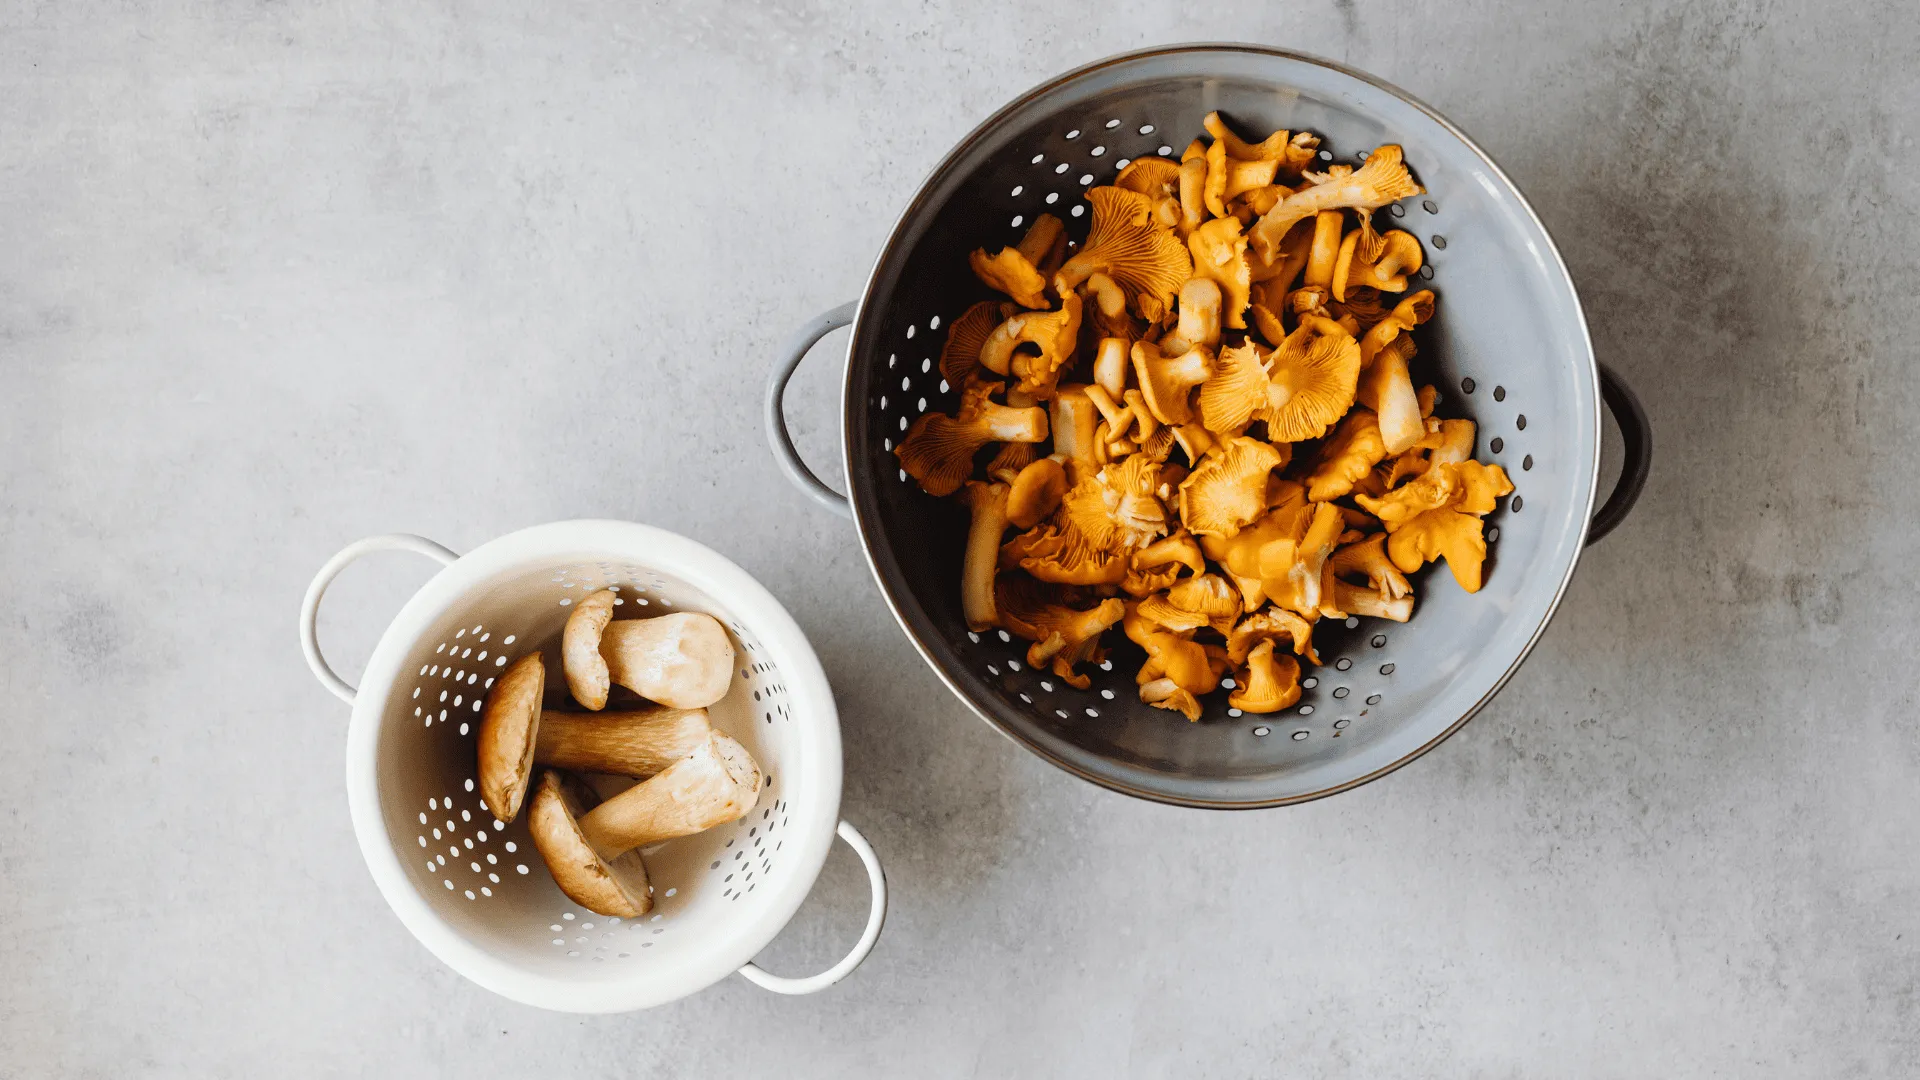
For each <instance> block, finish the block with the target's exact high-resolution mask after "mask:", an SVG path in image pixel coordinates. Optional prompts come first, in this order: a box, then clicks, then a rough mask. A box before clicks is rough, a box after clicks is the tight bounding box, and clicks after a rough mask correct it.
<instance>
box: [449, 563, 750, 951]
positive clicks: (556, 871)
mask: <svg viewBox="0 0 1920 1080" xmlns="http://www.w3.org/2000/svg"><path fill="white" fill-rule="evenodd" d="M617 599H618V597H617V595H616V594H615V593H613V592H611V591H602V592H597V593H594V594H593V595H592V596H588V597H586V598H585V599H583V600H581V601H580V603H579V604H578V605H576V606H575V607H574V609H573V614H572V615H570V616H568V618H567V625H566V629H565V630H564V631H562V634H561V642H560V652H561V667H562V669H563V670H564V672H565V674H566V680H567V689H568V690H569V691H570V692H571V693H572V695H573V699H574V700H575V701H576V702H578V703H579V704H581V705H582V706H585V707H586V708H587V709H590V710H593V712H592V713H591V714H590V715H581V714H579V713H566V712H549V711H547V710H546V709H545V708H543V702H542V699H543V698H544V697H545V693H546V679H547V675H546V666H545V664H544V663H543V661H542V659H541V655H540V654H539V653H538V652H534V653H529V654H528V655H526V656H523V657H521V658H520V659H519V661H517V662H516V663H514V664H513V665H512V666H511V667H509V668H507V670H506V673H505V674H504V675H502V676H501V677H500V681H499V682H498V683H496V684H495V685H494V687H493V690H492V691H491V692H490V693H489V694H488V695H487V702H486V707H485V709H484V710H483V712H482V713H481V717H480V738H479V749H480V794H481V797H482V798H484V799H485V800H486V803H487V809H489V810H491V811H493V815H494V816H495V817H497V818H499V819H500V820H501V821H503V822H504V821H512V820H513V819H514V818H515V817H517V816H518V815H519V813H520V809H521V804H522V803H523V802H524V801H526V798H527V790H528V787H529V786H530V784H531V782H532V780H533V773H534V768H535V766H541V767H543V768H542V769H541V772H540V777H539V783H538V784H537V785H533V801H532V805H531V806H530V807H529V808H528V810H527V823H528V826H529V829H530V831H531V832H532V834H533V844H534V847H536V848H538V849H539V851H540V856H541V858H543V859H545V860H546V863H547V869H548V871H550V872H551V873H552V874H553V880H554V881H555V883H557V884H558V885H559V886H560V891H561V892H563V893H566V894H567V898H568V899H570V900H572V901H573V902H574V903H576V904H579V905H580V906H581V907H584V908H586V909H587V910H589V911H593V912H596V913H598V914H601V915H619V916H623V917H632V916H636V915H644V914H646V913H647V912H648V911H649V910H651V909H652V907H653V890H652V887H651V886H650V885H649V884H648V881H647V868H646V864H645V863H643V862H642V861H641V858H640V849H641V848H643V847H646V846H647V845H649V844H656V843H659V842H661V841H663V840H672V839H675V838H677V837H682V836H691V835H693V834H694V833H697V832H701V831H704V830H706V829H711V828H713V827H714V826H716V825H723V824H725V823H727V822H729V821H737V820H739V819H740V818H741V817H743V816H745V815H746V813H747V811H749V810H751V809H753V804H754V801H755V800H756V799H758V798H759V797H760V767H759V766H758V765H756V764H755V763H754V760H753V758H752V757H751V756H750V755H748V753H747V750H746V748H745V747H743V746H741V745H740V744H739V743H737V742H735V741H734V740H733V739H731V738H729V737H727V736H726V735H724V734H721V733H720V732H718V731H716V730H714V729H713V727H712V726H711V725H710V724H709V723H708V721H707V710H706V707H707V706H708V705H711V704H713V703H714V702H716V701H719V700H720V699H721V698H723V697H725V696H726V695H727V689H728V687H729V686H730V685H732V682H733V642H732V641H731V640H729V639H728V637H727V631H726V628H725V627H723V626H721V625H720V623H719V621H718V620H716V619H714V618H713V617H712V616H710V615H701V614H695V613H692V612H676V613H674V614H672V615H662V616H659V617H656V618H651V619H621V620H618V621H614V619H613V607H614V603H615V601H616V600H617ZM615 684H618V685H620V686H624V687H626V688H627V689H629V690H632V691H633V692H634V693H636V694H639V695H640V696H641V697H643V698H646V699H647V700H648V701H650V702H655V703H657V704H654V705H651V706H649V707H646V708H642V709H636V710H633V711H627V712H603V711H601V710H604V709H605V708H606V706H607V699H608V696H609V695H610V694H611V692H612V688H613V686H614V685H615ZM563 770H570V771H563ZM573 772H588V773H604V774H611V775H614V776H631V777H635V778H637V779H639V780H640V783H638V784H635V785H634V786H632V787H630V788H628V789H627V790H625V791H623V792H621V793H620V794H617V795H615V796H613V797H612V798H609V799H607V800H605V801H604V802H603V801H601V799H600V797H599V796H598V795H597V794H595V792H594V790H593V789H592V788H590V787H588V786H587V785H586V784H585V783H584V782H582V781H581V780H580V779H579V778H577V777H575V776H573V775H572V773H573Z"/></svg>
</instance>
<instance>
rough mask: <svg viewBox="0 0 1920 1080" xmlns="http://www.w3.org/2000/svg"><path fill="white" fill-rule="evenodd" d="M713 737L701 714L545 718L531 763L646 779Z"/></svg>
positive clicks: (654, 711) (658, 711) (667, 711)
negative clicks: (709, 736) (709, 737)
mask: <svg viewBox="0 0 1920 1080" xmlns="http://www.w3.org/2000/svg"><path fill="white" fill-rule="evenodd" d="M712 732H713V727H712V725H711V724H709V723H708V721H707V710H705V709H674V708H669V707H667V706H665V705H659V706H655V707H653V708H651V709H639V710H636V711H634V712H613V713H593V714H589V715H585V716H582V715H580V714H578V713H555V712H543V713H541V715H540V731H539V735H538V739H537V741H536V743H535V745H534V748H533V760H534V761H535V762H536V763H537V764H540V765H551V766H554V767H555V768H561V769H572V770H574V771H575V772H597V773H614V774H616V775H619V776H634V777H648V776H652V775H654V774H655V773H658V772H662V771H664V770H665V769H667V768H669V767H670V766H672V765H673V763H674V762H676V761H679V760H680V759H681V758H684V757H686V756H687V755H688V754H690V753H693V752H694V751H695V750H697V749H699V747H700V744H701V742H703V741H704V740H705V739H706V738H707V736H708V735H710V734H712Z"/></svg>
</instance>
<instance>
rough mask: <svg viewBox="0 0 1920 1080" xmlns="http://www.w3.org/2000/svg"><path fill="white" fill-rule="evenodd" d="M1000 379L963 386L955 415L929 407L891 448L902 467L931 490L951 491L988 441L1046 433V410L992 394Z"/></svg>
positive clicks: (940, 493)
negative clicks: (1007, 401)
mask: <svg viewBox="0 0 1920 1080" xmlns="http://www.w3.org/2000/svg"><path fill="white" fill-rule="evenodd" d="M999 389H1000V386H999V384H998V383H983V382H982V383H972V384H970V385H968V386H966V387H965V388H963V389H962V390H961V391H960V411H959V413H958V414H957V415H954V416H948V415H946V414H945V413H927V414H926V415H924V416H922V417H920V419H918V420H915V421H914V422H913V426H912V427H910V428H908V429H907V437H906V438H904V439H902V440H900V445H898V446H896V447H894V448H893V454H894V456H895V457H897V458H899V459H900V467H901V468H902V469H905V470H906V472H907V475H908V476H911V477H913V478H914V479H915V480H916V481H918V482H919V484H920V487H921V488H922V489H924V490H925V491H926V493H927V494H929V495H936V496H943V495H951V494H953V493H954V492H955V491H958V490H959V489H960V485H961V483H963V482H964V481H965V480H966V479H967V477H968V476H969V475H971V474H972V472H973V456H974V455H975V454H977V453H979V451H980V448H981V447H983V446H985V445H987V444H988V443H990V442H1027V443H1036V442H1039V441H1040V440H1042V439H1044V438H1046V437H1047V414H1046V412H1045V410H1043V409H1041V408H1040V407H1039V406H1037V405H1036V406H1029V407H1027V408H1023V409H1016V408H1013V407H1012V406H1009V405H1002V404H1000V403H998V402H996V401H994V400H993V396H992V395H993V394H994V393H995V392H996V391H998V390H999Z"/></svg>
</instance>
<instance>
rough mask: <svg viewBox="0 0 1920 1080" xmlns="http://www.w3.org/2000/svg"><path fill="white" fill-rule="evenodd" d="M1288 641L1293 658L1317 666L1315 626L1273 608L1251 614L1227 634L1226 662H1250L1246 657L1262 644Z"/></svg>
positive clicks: (1282, 609) (1285, 611)
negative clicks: (1281, 640)
mask: <svg viewBox="0 0 1920 1080" xmlns="http://www.w3.org/2000/svg"><path fill="white" fill-rule="evenodd" d="M1282 638H1284V639H1286V641H1287V643H1288V644H1289V645H1290V646H1291V647H1292V649H1293V652H1294V655H1296V656H1304V657H1306V658H1307V659H1308V660H1310V661H1312V662H1313V663H1316V664H1318V663H1319V662H1320V657H1319V656H1318V655H1316V654H1315V652H1314V649H1313V624H1312V623H1310V622H1308V621H1307V620H1305V619H1303V618H1301V617H1300V616H1298V615H1295V614H1294V613H1293V612H1291V611H1288V610H1286V609H1285V608H1280V607H1274V606H1272V605H1269V606H1267V607H1266V608H1264V609H1262V610H1260V611H1256V612H1252V613H1250V614H1248V615H1245V616H1243V617H1242V618H1241V619H1240V621H1239V622H1238V623H1235V624H1234V627H1233V630H1232V631H1231V632H1230V633H1228V634H1227V659H1229V660H1230V661H1232V662H1233V663H1235V664H1244V663H1246V662H1247V656H1248V655H1249V654H1250V653H1251V652H1252V650H1253V648H1254V646H1256V645H1258V644H1259V643H1260V642H1262V641H1278V640H1280V639H1282Z"/></svg>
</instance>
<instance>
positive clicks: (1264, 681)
mask: <svg viewBox="0 0 1920 1080" xmlns="http://www.w3.org/2000/svg"><path fill="white" fill-rule="evenodd" d="M1239 682H1240V685H1239V686H1236V687H1235V688H1234V690H1233V693H1231V694H1229V695H1227V704H1228V705H1231V706H1233V707H1234V708H1236V709H1239V710H1240V711H1241V712H1250V713H1273V712H1279V711H1280V710H1281V709H1284V708H1286V707H1288V706H1289V705H1292V704H1293V703H1294V702H1296V701H1299V700H1300V664H1299V662H1298V661H1296V660H1295V659H1294V658H1293V657H1291V656H1275V655H1274V651H1273V642H1272V640H1270V639H1269V640H1263V641H1261V642H1260V644H1258V645H1255V646H1254V647H1253V651H1251V652H1249V653H1248V654H1247V666H1246V668H1245V670H1243V671H1242V672H1241V675H1240V680H1239Z"/></svg>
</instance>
